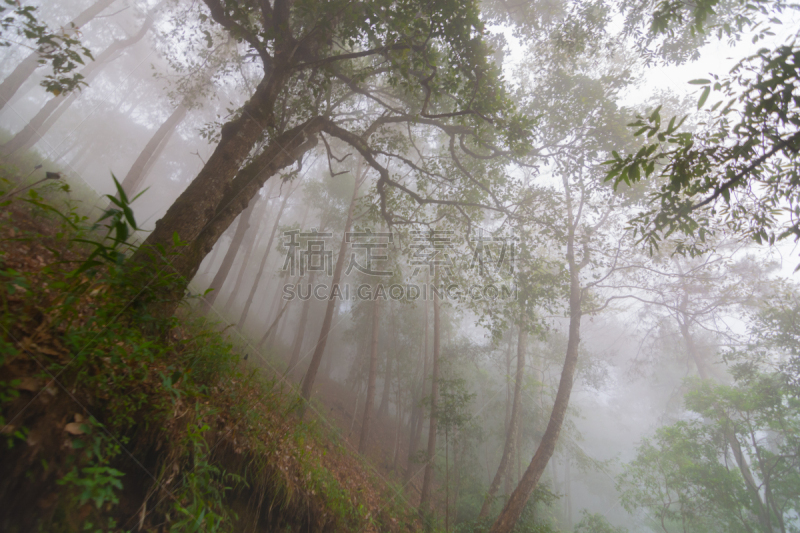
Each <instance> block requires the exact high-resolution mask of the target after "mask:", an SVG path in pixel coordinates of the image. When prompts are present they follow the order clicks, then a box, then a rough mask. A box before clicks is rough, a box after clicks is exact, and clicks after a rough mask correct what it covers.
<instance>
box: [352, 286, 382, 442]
mask: <svg viewBox="0 0 800 533" xmlns="http://www.w3.org/2000/svg"><path fill="white" fill-rule="evenodd" d="M373 305H374V306H375V308H374V309H373V311H372V340H371V341H370V350H369V374H368V377H367V397H366V399H365V400H364V416H363V417H362V419H361V420H362V422H361V437H360V438H359V439H358V453H360V454H362V455H364V454H365V453H366V452H367V443H368V441H369V430H370V422H371V420H372V408H373V406H374V404H375V381H376V380H377V375H378V337H379V335H378V333H379V330H380V323H381V319H380V314H381V301H380V299H379V298H376V299H375V302H374V304H373Z"/></svg>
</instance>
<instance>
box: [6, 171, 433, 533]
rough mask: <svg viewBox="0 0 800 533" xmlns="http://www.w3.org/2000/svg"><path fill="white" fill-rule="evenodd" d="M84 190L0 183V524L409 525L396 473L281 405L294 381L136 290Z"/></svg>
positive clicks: (119, 246)
mask: <svg viewBox="0 0 800 533" xmlns="http://www.w3.org/2000/svg"><path fill="white" fill-rule="evenodd" d="M29 163H30V162H29ZM0 172H3V173H5V174H3V175H2V176H0V179H1V180H2V181H0V194H2V192H3V190H5V191H7V190H9V189H10V188H11V187H13V186H15V184H16V181H15V180H14V179H11V178H10V177H9V176H10V175H11V174H10V170H9V167H7V166H4V167H0ZM96 203H97V198H96V197H95V198H92V195H91V192H90V191H88V190H85V189H83V190H81V191H79V193H77V194H76V193H75V192H74V189H73V188H72V185H70V186H69V187H67V186H66V184H63V183H48V184H47V185H46V186H44V187H42V188H37V189H32V190H31V191H28V192H26V193H25V194H24V195H20V197H19V198H17V197H15V198H14V199H12V200H5V201H4V200H3V199H2V197H0V205H1V206H2V209H3V213H2V215H0V283H2V284H3V288H2V290H0V428H2V435H0V436H1V437H2V439H0V449H2V454H0V457H2V458H0V480H2V481H0V501H3V502H4V505H2V506H0V529H2V530H4V531H10V532H13V531H36V530H42V531H78V530H81V531H83V530H92V531H138V530H143V531H279V530H287V531H299V530H304V531H305V530H308V531H328V530H337V531H359V532H360V531H364V532H367V531H400V530H403V529H408V530H416V529H417V527H418V523H417V521H416V517H415V516H416V515H415V513H414V512H413V510H412V509H409V508H407V507H405V506H404V504H402V503H401V502H400V499H397V498H394V497H393V496H394V494H393V491H397V490H398V489H396V488H394V489H392V488H391V487H388V488H387V487H386V486H384V485H383V484H382V482H381V481H380V480H378V479H377V477H376V476H375V475H374V474H370V473H369V471H368V468H367V466H366V465H364V464H362V462H361V459H360V458H359V457H357V456H355V455H354V454H351V453H350V452H349V451H347V449H346V447H345V446H344V445H343V444H342V441H341V438H340V436H339V434H338V432H337V431H336V430H335V429H332V428H331V426H330V425H328V424H326V423H325V422H324V421H323V420H321V419H312V420H311V421H309V422H303V421H299V420H297V418H296V417H295V415H294V413H295V411H296V409H295V408H296V406H297V403H298V402H299V401H300V399H299V397H298V395H297V394H296V392H295V390H294V388H293V387H292V386H290V385H288V384H287V383H286V382H284V381H282V380H281V378H280V376H279V375H276V374H273V373H272V372H270V371H269V370H268V369H269V368H270V365H268V366H267V367H266V369H265V368H253V367H252V366H247V365H245V364H244V362H243V361H242V360H241V357H240V354H241V353H242V352H241V350H242V349H244V348H243V347H242V346H238V347H235V346H234V345H233V343H232V342H231V341H230V340H229V339H228V338H227V337H226V336H225V334H224V332H220V331H219V328H218V327H217V326H216V325H214V324H209V323H208V322H207V321H206V320H205V319H204V318H203V317H199V316H197V315H195V314H194V312H193V307H194V305H193V303H192V302H191V301H189V302H187V303H186V305H184V306H183V307H182V309H181V311H180V313H179V315H178V316H177V317H173V318H172V319H170V320H169V321H157V320H155V319H154V318H153V317H152V316H150V315H149V314H148V313H147V307H146V306H140V305H138V303H137V302H139V301H141V300H142V298H146V296H147V291H144V292H143V291H142V286H143V282H142V281H141V276H142V275H144V273H139V272H136V271H135V270H131V268H130V267H129V266H128V265H126V263H125V257H126V252H127V251H128V244H127V241H128V237H129V234H130V233H131V230H132V229H133V228H132V227H130V226H131V223H133V225H134V226H135V221H133V220H129V219H128V217H126V216H125V212H124V209H122V208H121V209H119V210H118V212H117V213H111V215H110V216H108V217H106V218H105V219H104V220H103V221H101V222H100V223H99V224H94V223H93V222H94V218H93V217H92V213H93V210H92V209H91V208H88V207H86V206H93V205H95V204H96ZM95 217H96V213H95ZM123 226H128V227H127V228H123ZM87 258H90V260H87ZM166 282H169V280H166V279H155V280H153V279H149V278H148V283H166ZM151 286H152V285H151Z"/></svg>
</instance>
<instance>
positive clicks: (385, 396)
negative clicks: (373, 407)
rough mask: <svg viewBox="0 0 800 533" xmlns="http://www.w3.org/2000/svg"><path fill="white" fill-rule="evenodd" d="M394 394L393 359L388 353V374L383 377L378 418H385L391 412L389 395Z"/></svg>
mask: <svg viewBox="0 0 800 533" xmlns="http://www.w3.org/2000/svg"><path fill="white" fill-rule="evenodd" d="M391 392H392V357H391V356H390V355H389V352H388V351H387V352H386V373H385V374H384V376H383V391H382V393H381V405H380V407H378V418H383V417H384V416H386V415H387V413H388V411H389V394H391Z"/></svg>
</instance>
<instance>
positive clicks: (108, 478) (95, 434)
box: [58, 419, 124, 531]
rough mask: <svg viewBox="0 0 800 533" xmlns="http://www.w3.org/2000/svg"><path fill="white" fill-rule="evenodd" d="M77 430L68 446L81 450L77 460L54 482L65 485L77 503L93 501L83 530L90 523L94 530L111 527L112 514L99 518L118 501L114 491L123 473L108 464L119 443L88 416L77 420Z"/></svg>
mask: <svg viewBox="0 0 800 533" xmlns="http://www.w3.org/2000/svg"><path fill="white" fill-rule="evenodd" d="M80 430H81V432H82V433H83V434H84V436H83V437H81V438H79V439H73V440H72V448H73V449H76V450H82V452H78V453H79V455H78V456H77V457H78V459H77V463H78V464H76V465H75V466H73V467H72V469H71V470H70V471H69V472H67V473H66V474H65V475H64V476H63V477H62V478H61V479H59V480H58V484H59V485H63V486H65V487H68V488H69V494H71V498H73V499H74V501H75V502H76V504H77V506H79V507H80V506H83V505H84V504H86V503H87V502H90V503H92V504H93V505H94V509H93V520H92V521H90V520H87V521H86V522H85V523H84V530H87V529H93V528H94V527H99V528H100V529H98V531H102V530H104V529H106V527H107V528H108V529H112V528H113V527H114V526H115V523H114V520H113V518H111V517H107V518H106V519H105V520H103V518H102V517H101V514H100V513H101V512H103V511H105V512H108V511H110V510H111V509H112V508H113V507H114V506H115V505H117V504H118V503H119V497H118V496H117V492H116V491H120V490H122V481H121V478H122V477H123V475H124V474H123V473H122V472H120V471H119V470H117V469H116V468H112V467H111V466H110V465H111V463H112V461H113V459H114V458H115V457H116V456H118V455H119V454H120V448H121V446H120V443H119V442H118V441H116V440H115V439H114V438H113V437H112V436H111V435H110V434H109V433H108V431H107V430H106V429H105V428H104V427H103V425H102V424H100V423H99V422H98V421H97V420H94V419H90V420H89V421H88V422H87V423H84V424H80ZM94 521H98V523H99V522H106V525H105V526H102V525H100V526H98V524H95V523H94Z"/></svg>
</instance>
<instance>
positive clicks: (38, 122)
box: [0, 17, 154, 157]
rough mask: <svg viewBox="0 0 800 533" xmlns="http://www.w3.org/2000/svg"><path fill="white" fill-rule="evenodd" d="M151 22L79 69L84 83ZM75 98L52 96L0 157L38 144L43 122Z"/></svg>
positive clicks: (2, 149)
mask: <svg viewBox="0 0 800 533" xmlns="http://www.w3.org/2000/svg"><path fill="white" fill-rule="evenodd" d="M153 22H154V19H153V18H152V17H147V18H146V19H145V22H144V24H142V27H141V28H140V29H139V31H138V32H137V33H136V35H134V36H133V37H129V38H127V39H121V40H119V41H115V42H114V43H112V44H111V45H109V46H108V48H106V49H105V50H103V52H102V53H101V54H100V55H99V56H97V58H96V59H95V60H94V61H92V62H91V63H89V64H88V65H86V66H85V67H83V68H82V69H81V75H82V76H83V77H84V81H86V82H87V83H88V82H89V81H91V80H92V79H93V78H94V77H95V76H96V75H97V74H98V73H99V72H100V70H101V69H102V67H103V66H105V65H106V64H107V63H108V62H109V61H110V60H111V58H112V57H113V56H114V55H115V54H117V53H118V52H120V51H121V50H124V49H126V48H128V47H130V46H133V45H134V44H136V43H138V42H139V41H141V40H142V38H143V37H144V36H145V35H146V34H147V32H148V31H149V30H150V28H151V27H152V26H153ZM75 96H76V95H75V94H73V95H66V96H64V95H62V96H54V97H53V98H51V99H50V100H48V101H47V103H46V104H45V105H44V106H43V107H42V109H40V110H39V112H38V113H36V115H35V116H34V117H33V118H32V119H31V120H30V121H29V122H28V123H27V124H26V125H25V127H24V128H22V130H21V131H20V132H19V133H17V134H16V135H15V136H14V137H13V138H12V139H11V140H10V141H8V142H7V143H5V144H4V145H3V146H2V147H0V155H3V156H6V157H7V156H9V155H11V154H13V153H14V152H16V151H17V150H24V149H28V148H30V147H31V146H33V145H34V144H36V142H38V141H39V139H41V138H42V137H43V136H44V134H45V133H46V129H45V128H44V124H45V121H47V119H48V118H49V117H50V115H52V114H53V113H54V112H55V111H56V109H59V106H62V105H64V107H63V108H61V109H60V113H64V111H66V110H67V107H68V106H69V104H70V103H72V102H74V101H75ZM54 123H55V120H53V121H51V122H50V124H51V125H52V124H54Z"/></svg>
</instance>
